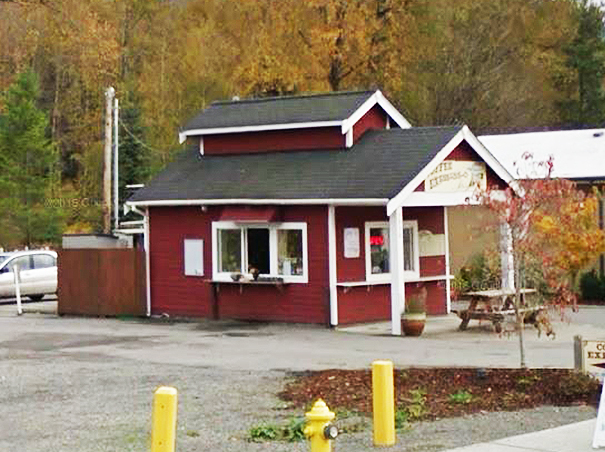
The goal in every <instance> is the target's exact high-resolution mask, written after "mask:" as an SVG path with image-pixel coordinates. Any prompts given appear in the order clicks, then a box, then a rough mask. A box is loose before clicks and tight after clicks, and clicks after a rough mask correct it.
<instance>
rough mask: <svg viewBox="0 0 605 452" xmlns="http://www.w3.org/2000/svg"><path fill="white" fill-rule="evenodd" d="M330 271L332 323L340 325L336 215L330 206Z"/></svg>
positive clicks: (332, 324)
mask: <svg viewBox="0 0 605 452" xmlns="http://www.w3.org/2000/svg"><path fill="white" fill-rule="evenodd" d="M328 272H329V282H330V325H331V326H336V325H338V290H337V287H336V282H337V277H336V215H335V208H334V206H332V205H330V206H328Z"/></svg>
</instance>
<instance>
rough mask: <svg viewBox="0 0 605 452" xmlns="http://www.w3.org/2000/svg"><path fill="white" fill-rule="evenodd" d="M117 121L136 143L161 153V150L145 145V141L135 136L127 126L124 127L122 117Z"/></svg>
mask: <svg viewBox="0 0 605 452" xmlns="http://www.w3.org/2000/svg"><path fill="white" fill-rule="evenodd" d="M118 122H119V123H120V125H121V126H122V127H123V128H124V130H125V131H126V133H127V134H128V135H130V137H131V138H132V139H133V140H135V141H136V142H137V143H139V144H140V145H141V146H143V147H145V148H147V149H149V150H150V151H152V152H156V153H161V151H158V150H157V149H154V148H152V147H151V146H149V145H147V144H146V143H144V142H143V141H141V139H140V138H139V137H137V136H136V135H135V134H134V133H132V132H131V131H130V130H129V129H128V127H126V124H124V121H122V118H120V119H119V120H118Z"/></svg>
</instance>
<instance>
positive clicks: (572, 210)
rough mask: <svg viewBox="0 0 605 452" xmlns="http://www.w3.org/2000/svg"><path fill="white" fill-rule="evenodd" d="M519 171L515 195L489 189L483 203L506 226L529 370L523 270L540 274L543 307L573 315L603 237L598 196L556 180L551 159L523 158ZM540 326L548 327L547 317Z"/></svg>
mask: <svg viewBox="0 0 605 452" xmlns="http://www.w3.org/2000/svg"><path fill="white" fill-rule="evenodd" d="M519 166H522V167H523V168H524V171H523V173H525V174H519V176H520V177H521V178H520V179H519V180H517V181H515V183H514V184H513V186H514V187H515V190H513V189H512V188H507V189H506V190H504V192H502V191H501V190H496V189H488V190H487V191H486V192H485V193H482V194H481V195H480V200H481V203H482V204H484V205H485V206H487V207H488V208H489V209H490V210H491V211H492V212H493V213H495V215H496V217H497V219H498V221H499V222H500V224H506V225H508V231H509V241H508V242H509V246H510V247H511V250H512V253H513V260H514V275H515V276H514V279H515V289H516V294H515V300H514V310H515V317H516V324H517V332H518V334H519V352H520V365H521V367H526V363H525V349H524V344H523V326H524V312H523V310H522V308H523V306H522V299H521V294H520V289H521V287H522V285H523V284H524V280H525V278H524V271H525V269H526V268H528V267H529V266H530V265H532V264H533V266H534V267H536V268H537V271H538V273H539V274H540V276H541V277H542V278H541V279H542V280H543V282H544V285H545V290H543V291H541V292H542V293H541V295H542V296H544V300H543V302H544V303H545V304H547V305H549V306H551V307H557V308H558V309H559V311H560V312H561V313H563V311H564V308H565V307H569V306H571V307H572V308H573V309H574V310H575V309H576V307H577V284H578V275H579V273H580V271H581V270H582V269H583V268H585V267H586V266H587V265H588V264H590V263H591V262H592V261H594V260H595V259H596V258H597V257H598V256H599V255H600V254H601V253H603V252H604V251H605V233H604V231H603V230H601V229H600V228H599V226H598V223H597V215H596V213H597V206H598V200H597V194H596V193H594V192H590V193H586V192H584V191H582V190H579V189H578V188H577V187H576V184H575V183H574V182H572V181H569V180H566V179H558V178H552V177H551V174H552V169H553V161H552V159H550V160H548V161H545V162H534V161H533V156H532V155H531V154H530V153H525V154H524V155H523V156H522V162H521V165H519ZM540 173H541V174H540ZM540 176H542V177H540ZM542 322H543V324H542V325H543V326H544V325H549V322H548V318H547V317H544V318H543V319H542Z"/></svg>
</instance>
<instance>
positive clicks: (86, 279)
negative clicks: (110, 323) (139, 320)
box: [57, 248, 146, 317]
mask: <svg viewBox="0 0 605 452" xmlns="http://www.w3.org/2000/svg"><path fill="white" fill-rule="evenodd" d="M57 294H58V299H59V302H58V313H59V315H63V314H70V315H88V316H108V317H112V316H120V315H132V316H144V315H145V314H146V300H145V252H144V251H143V250H141V249H136V248H110V249H107V248H105V249H96V248H87V249H63V250H60V251H59V258H58V288H57Z"/></svg>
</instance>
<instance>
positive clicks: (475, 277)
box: [453, 253, 501, 293]
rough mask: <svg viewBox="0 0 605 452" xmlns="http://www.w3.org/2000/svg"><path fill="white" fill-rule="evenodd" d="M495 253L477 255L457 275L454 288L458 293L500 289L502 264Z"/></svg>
mask: <svg viewBox="0 0 605 452" xmlns="http://www.w3.org/2000/svg"><path fill="white" fill-rule="evenodd" d="M492 254H493V253H480V254H475V255H474V256H473V257H471V258H470V259H469V261H468V262H467V264H466V265H464V266H463V267H462V268H461V269H460V270H459V271H458V274H457V275H456V277H455V279H454V281H453V286H454V289H455V290H456V292H459V293H464V292H470V291H476V290H485V289H493V288H494V287H500V285H501V282H500V281H501V276H500V263H499V261H498V259H497V258H496V257H497V256H495V255H493V256H492Z"/></svg>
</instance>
